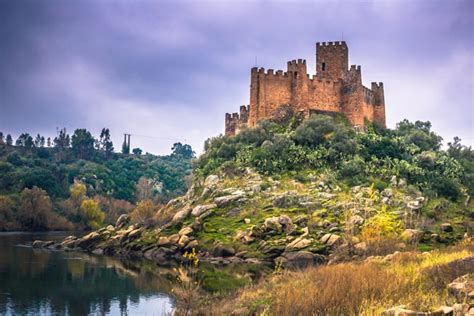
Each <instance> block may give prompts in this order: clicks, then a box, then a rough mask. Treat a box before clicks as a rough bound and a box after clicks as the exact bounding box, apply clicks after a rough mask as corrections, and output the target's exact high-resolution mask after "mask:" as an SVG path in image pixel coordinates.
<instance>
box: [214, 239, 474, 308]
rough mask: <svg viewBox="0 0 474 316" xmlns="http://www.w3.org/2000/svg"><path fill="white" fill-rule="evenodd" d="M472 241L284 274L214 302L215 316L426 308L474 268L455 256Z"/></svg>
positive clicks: (443, 299) (467, 252) (468, 250)
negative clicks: (452, 282)
mask: <svg viewBox="0 0 474 316" xmlns="http://www.w3.org/2000/svg"><path fill="white" fill-rule="evenodd" d="M473 254H474V248H473V246H472V244H469V245H459V246H457V247H454V248H449V249H446V250H443V251H433V252H431V253H430V254H421V253H416V252H407V253H402V254H399V255H397V256H394V257H393V259H392V260H391V261H389V262H388V261H384V260H381V259H380V260H374V261H371V262H363V263H342V264H337V265H330V266H322V267H312V268H308V269H306V270H304V271H296V272H286V273H284V274H283V275H278V276H274V277H272V278H269V279H267V280H265V281H264V282H262V283H260V284H258V285H254V286H252V287H249V288H246V289H243V290H242V291H241V292H240V293H238V294H237V296H236V297H234V298H232V299H230V298H227V300H226V301H223V302H222V303H218V304H213V306H215V308H214V309H208V310H207V314H214V315H228V314H238V315H251V314H255V315H380V314H381V312H382V311H384V310H385V309H387V308H390V307H393V306H396V305H401V304H403V305H407V306H408V307H409V308H413V309H416V310H426V311H427V310H430V309H432V308H437V307H439V306H440V305H444V304H448V303H452V301H450V300H451V299H450V298H449V297H448V294H447V292H446V285H447V284H448V283H449V282H451V281H452V280H453V279H455V278H456V277H458V276H461V275H463V274H466V273H468V272H474V271H473V269H474V268H473V267H472V261H471V264H469V263H466V262H464V263H463V261H462V260H460V259H463V258H466V257H468V256H472V255H473Z"/></svg>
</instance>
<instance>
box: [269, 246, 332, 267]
mask: <svg viewBox="0 0 474 316" xmlns="http://www.w3.org/2000/svg"><path fill="white" fill-rule="evenodd" d="M325 260H326V259H325V257H324V256H322V255H318V254H314V253H312V252H309V251H304V250H301V251H296V252H285V253H283V255H282V256H281V257H279V258H277V259H276V260H275V261H276V262H279V263H280V264H281V265H282V266H283V267H284V268H304V267H307V266H310V265H314V264H319V263H323V262H324V261H325Z"/></svg>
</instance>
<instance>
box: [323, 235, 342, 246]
mask: <svg viewBox="0 0 474 316" xmlns="http://www.w3.org/2000/svg"><path fill="white" fill-rule="evenodd" d="M320 241H321V243H323V244H325V245H328V246H329V247H333V248H335V247H337V246H339V245H341V244H342V242H343V240H342V238H341V236H339V235H336V234H325V235H324V236H323V237H321V239H320Z"/></svg>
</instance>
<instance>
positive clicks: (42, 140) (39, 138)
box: [35, 134, 45, 147]
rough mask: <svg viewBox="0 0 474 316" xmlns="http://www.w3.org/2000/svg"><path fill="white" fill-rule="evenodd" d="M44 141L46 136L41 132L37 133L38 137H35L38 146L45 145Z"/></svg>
mask: <svg viewBox="0 0 474 316" xmlns="http://www.w3.org/2000/svg"><path fill="white" fill-rule="evenodd" d="M44 143H45V140H44V136H41V135H40V134H37V135H36V138H35V146H36V147H44Z"/></svg>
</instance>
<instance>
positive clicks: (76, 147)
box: [71, 128, 94, 159]
mask: <svg viewBox="0 0 474 316" xmlns="http://www.w3.org/2000/svg"><path fill="white" fill-rule="evenodd" d="M71 147H72V151H73V152H74V153H75V154H76V156H77V157H78V158H81V159H85V158H87V157H89V156H90V154H92V152H93V151H94V137H92V134H91V133H90V132H89V131H88V130H86V129H85V128H79V129H76V130H75V131H74V134H73V135H72V137H71Z"/></svg>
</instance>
